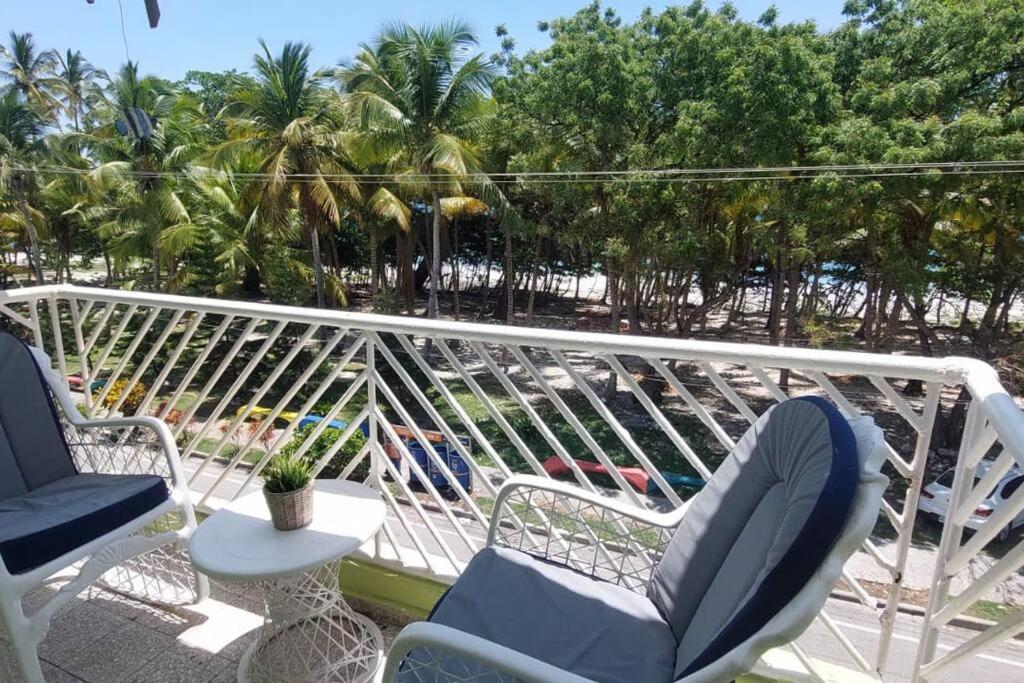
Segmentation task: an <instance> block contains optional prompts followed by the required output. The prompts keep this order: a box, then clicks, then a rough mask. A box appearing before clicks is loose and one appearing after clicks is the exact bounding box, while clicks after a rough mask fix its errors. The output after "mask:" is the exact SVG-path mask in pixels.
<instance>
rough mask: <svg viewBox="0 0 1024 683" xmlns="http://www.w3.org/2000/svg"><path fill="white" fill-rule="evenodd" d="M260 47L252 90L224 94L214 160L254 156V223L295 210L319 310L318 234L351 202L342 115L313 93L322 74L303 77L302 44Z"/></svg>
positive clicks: (305, 57) (319, 90) (305, 54)
mask: <svg viewBox="0 0 1024 683" xmlns="http://www.w3.org/2000/svg"><path fill="white" fill-rule="evenodd" d="M260 46H261V47H262V49H263V53H262V54H256V55H255V56H254V58H253V68H254V70H255V72H256V77H255V78H256V81H255V83H254V84H253V85H251V86H244V87H242V88H240V89H239V90H237V91H235V92H234V93H232V94H231V96H230V97H229V100H228V103H227V104H226V105H225V107H224V109H223V112H222V115H223V116H224V118H225V120H226V122H227V133H228V138H229V139H228V141H227V142H225V143H223V144H222V145H220V146H219V147H218V148H217V149H216V150H215V155H214V156H215V159H218V160H220V161H225V160H230V158H231V157H232V156H233V155H236V154H238V153H240V152H243V151H245V152H252V153H255V154H257V155H259V157H260V159H261V162H260V167H259V168H260V173H262V174H265V175H266V179H265V180H263V183H262V187H261V189H260V198H259V202H258V204H257V207H256V212H257V215H258V217H259V220H260V221H263V222H264V223H275V222H276V223H280V222H283V221H285V220H286V217H287V214H288V211H289V210H290V209H291V207H293V206H297V208H298V210H299V213H300V215H301V216H302V221H303V223H304V225H305V232H306V234H307V236H308V239H309V242H310V246H311V247H312V254H313V271H314V277H315V281H316V301H317V306H318V307H320V308H323V307H324V306H325V305H326V298H325V286H324V267H323V259H322V256H321V250H320V237H321V233H322V232H324V231H329V230H331V229H334V228H336V227H337V226H338V224H339V222H340V221H341V214H342V210H343V204H342V200H343V199H348V198H357V197H359V187H358V184H357V183H356V181H355V179H354V178H353V177H352V175H351V168H352V164H351V162H350V161H349V155H348V151H347V149H346V145H345V138H344V136H343V135H342V133H341V131H342V128H341V126H342V119H341V116H342V113H341V111H340V110H339V107H338V106H337V103H336V98H335V97H333V96H332V94H331V93H330V92H328V91H327V90H325V89H324V88H323V87H322V86H321V83H322V81H323V78H324V74H320V73H313V72H312V71H311V70H310V66H309V55H310V52H311V48H310V47H309V46H308V45H304V44H302V43H285V45H284V48H283V49H282V50H281V53H280V54H279V55H278V56H274V55H272V54H271V53H270V48H268V47H267V45H266V43H264V42H262V41H260Z"/></svg>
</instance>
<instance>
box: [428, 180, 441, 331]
mask: <svg viewBox="0 0 1024 683" xmlns="http://www.w3.org/2000/svg"><path fill="white" fill-rule="evenodd" d="M430 199H431V204H432V206H433V209H434V226H433V230H432V231H431V235H430V237H431V240H430V241H431V245H430V247H431V248H430V251H431V255H430V298H429V299H428V300H427V317H428V318H436V317H437V309H438V306H437V292H438V290H440V289H441V195H440V193H438V191H437V188H436V187H434V188H431V190H430Z"/></svg>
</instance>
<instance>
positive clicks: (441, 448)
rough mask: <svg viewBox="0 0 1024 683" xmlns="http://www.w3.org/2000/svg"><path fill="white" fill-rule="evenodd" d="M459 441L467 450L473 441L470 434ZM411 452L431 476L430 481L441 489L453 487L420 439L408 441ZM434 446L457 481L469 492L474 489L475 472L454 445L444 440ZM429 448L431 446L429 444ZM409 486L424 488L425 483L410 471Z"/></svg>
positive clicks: (421, 467)
mask: <svg viewBox="0 0 1024 683" xmlns="http://www.w3.org/2000/svg"><path fill="white" fill-rule="evenodd" d="M459 441H461V442H462V445H463V446H465V447H466V449H467V450H469V448H470V444H471V441H470V439H469V437H468V436H460V437H459ZM408 447H409V453H410V454H411V455H412V457H413V459H414V460H415V461H416V464H417V465H419V466H420V469H422V470H423V472H424V473H425V474H426V475H427V476H428V477H429V478H430V483H431V484H433V485H434V487H435V488H437V489H439V490H444V489H449V488H451V484H450V483H449V482H448V477H446V476H445V474H444V471H443V470H442V469H441V468H440V467H438V466H437V464H436V463H435V462H434V461H433V460H432V459H431V458H430V457H429V456H428V454H427V451H426V450H425V449H424V447H423V446H422V445H421V444H420V442H419V441H416V440H415V439H412V440H410V441H409V443H408ZM433 447H434V448H435V449H436V450H437V455H438V457H439V458H440V459H441V460H442V461H443V462H444V463H445V464H446V465H448V469H449V470H451V472H452V474H453V475H454V476H455V481H457V482H458V483H459V486H461V487H462V488H463V489H464V490H465V491H466V492H467V493H468V492H470V491H472V489H473V473H472V472H471V471H470V469H469V465H468V464H467V463H466V461H465V460H464V459H463V458H462V456H461V455H459V452H458V450H456V449H455V448H453V447H452V445H451V443H450V442H448V441H442V442H440V443H436V444H433ZM427 448H430V446H429V445H428V446H427ZM409 486H411V487H412V488H414V489H417V490H420V491H422V490H423V488H424V487H423V484H422V482H420V480H419V477H417V476H416V474H415V473H414V472H410V473H409Z"/></svg>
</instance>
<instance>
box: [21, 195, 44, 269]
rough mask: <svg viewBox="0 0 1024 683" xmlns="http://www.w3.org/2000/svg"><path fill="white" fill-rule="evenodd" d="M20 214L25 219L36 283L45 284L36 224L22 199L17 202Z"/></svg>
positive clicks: (26, 203)
mask: <svg viewBox="0 0 1024 683" xmlns="http://www.w3.org/2000/svg"><path fill="white" fill-rule="evenodd" d="M19 206H20V208H21V216H22V218H23V219H24V221H25V229H26V230H28V244H29V250H30V251H31V252H32V269H33V271H35V278H36V284H37V285H45V284H46V277H45V276H44V275H43V254H42V250H41V249H40V248H39V232H38V231H36V224H35V222H33V220H32V214H31V213H30V212H29V210H28V202H26V201H25V200H24V199H22V200H21V201H20V202H19Z"/></svg>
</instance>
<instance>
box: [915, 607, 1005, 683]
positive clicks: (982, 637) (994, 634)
mask: <svg viewBox="0 0 1024 683" xmlns="http://www.w3.org/2000/svg"><path fill="white" fill-rule="evenodd" d="M1022 632H1024V610H1018V611H1016V612H1014V613H1012V614H1008V615H1007V616H1005V617H1003V618H1002V619H1000V620H999V621H998V622H997V623H996V625H995V626H991V627H989V628H987V629H985V630H984V631H982V632H981V633H979V634H978V635H976V636H974V637H973V638H971V639H970V640H967V641H965V642H963V643H961V644H960V645H959V646H957V647H956V648H954V649H953V650H950V651H949V652H947V653H946V654H945V655H943V656H942V657H939V658H938V659H935V660H933V661H930V662H928V663H927V664H925V665H924V666H922V667H921V669H920V675H921V676H922V677H927V676H930V675H932V674H934V673H936V672H938V671H939V670H940V669H944V668H946V667H947V666H950V665H951V664H954V663H956V662H958V661H959V660H961V659H963V658H964V657H969V656H970V655H973V654H974V653H976V652H978V651H979V650H981V649H982V648H984V647H985V646H986V645H988V644H989V643H993V642H997V643H1001V642H1004V641H1007V640H1010V639H1011V638H1013V637H1014V636H1016V635H1017V634H1018V633H1022Z"/></svg>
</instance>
